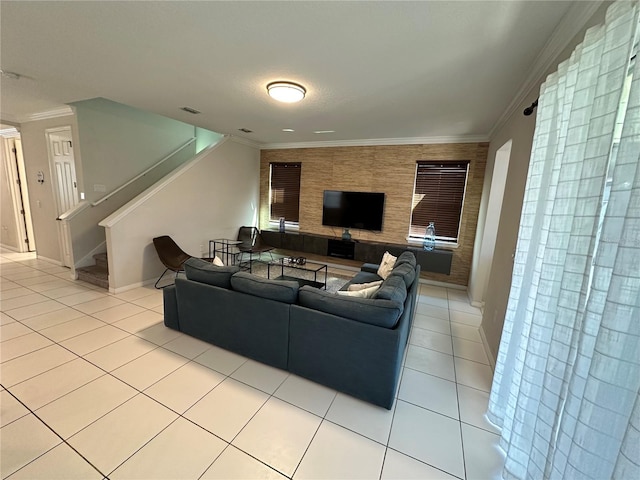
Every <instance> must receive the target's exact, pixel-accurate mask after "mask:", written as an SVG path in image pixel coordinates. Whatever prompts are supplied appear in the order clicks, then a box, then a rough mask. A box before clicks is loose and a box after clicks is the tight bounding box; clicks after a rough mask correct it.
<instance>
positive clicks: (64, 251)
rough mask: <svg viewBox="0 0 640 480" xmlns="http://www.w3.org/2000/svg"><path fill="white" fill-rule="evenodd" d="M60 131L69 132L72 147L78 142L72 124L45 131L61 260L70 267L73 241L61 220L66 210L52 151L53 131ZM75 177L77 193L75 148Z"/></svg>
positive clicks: (71, 266) (71, 265)
mask: <svg viewBox="0 0 640 480" xmlns="http://www.w3.org/2000/svg"><path fill="white" fill-rule="evenodd" d="M59 132H69V137H71V142H72V144H71V148H73V143H77V142H76V141H75V139H74V138H73V129H72V128H71V125H64V126H62V127H54V128H47V129H46V130H45V131H44V135H45V139H46V144H47V155H48V157H49V178H50V179H51V192H52V194H53V200H54V202H55V205H56V215H57V216H56V221H57V224H58V225H57V230H58V243H59V245H60V258H61V262H62V266H63V267H69V268H73V266H74V265H73V245H72V242H71V236H70V235H69V232H68V231H67V230H66V229H65V228H64V225H62V221H61V220H60V215H62V214H63V213H64V212H61V211H60V210H61V209H62V206H61V204H60V192H59V191H58V178H57V175H56V166H55V160H54V155H53V152H52V151H51V134H53V133H59ZM73 178H74V182H75V184H76V186H75V187H74V191H75V192H76V195H77V191H78V188H77V185H78V178H77V176H76V154H75V150H74V153H73ZM78 201H79V199H78V197H77V196H76V203H77V202H78Z"/></svg>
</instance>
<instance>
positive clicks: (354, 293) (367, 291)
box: [336, 285, 380, 298]
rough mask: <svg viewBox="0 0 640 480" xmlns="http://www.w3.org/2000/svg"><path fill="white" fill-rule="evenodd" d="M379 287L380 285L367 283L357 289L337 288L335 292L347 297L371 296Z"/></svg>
mask: <svg viewBox="0 0 640 480" xmlns="http://www.w3.org/2000/svg"><path fill="white" fill-rule="evenodd" d="M379 288H380V285H369V286H368V287H366V288H360V289H358V290H339V291H337V292H336V293H337V294H338V295H345V296H347V297H359V298H371V297H373V294H374V293H376V292H377V291H378V289H379Z"/></svg>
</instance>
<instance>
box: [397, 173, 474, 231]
mask: <svg viewBox="0 0 640 480" xmlns="http://www.w3.org/2000/svg"><path fill="white" fill-rule="evenodd" d="M468 169H469V162H468V161H464V162H433V161H419V162H418V164H417V170H416V183H415V187H414V191H413V205H412V210H411V228H410V231H409V236H412V237H423V236H424V234H425V229H426V228H427V225H429V222H433V223H434V224H435V227H436V237H437V238H440V239H443V240H450V241H457V240H458V229H459V227H460V216H461V215H462V202H463V200H464V188H465V185H466V182H467V171H468Z"/></svg>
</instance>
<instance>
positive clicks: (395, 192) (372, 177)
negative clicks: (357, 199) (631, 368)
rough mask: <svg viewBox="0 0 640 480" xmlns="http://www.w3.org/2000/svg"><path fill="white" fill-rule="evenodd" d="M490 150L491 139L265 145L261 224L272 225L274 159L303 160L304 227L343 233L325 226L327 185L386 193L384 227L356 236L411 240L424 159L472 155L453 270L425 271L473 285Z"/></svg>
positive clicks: (436, 277)
mask: <svg viewBox="0 0 640 480" xmlns="http://www.w3.org/2000/svg"><path fill="white" fill-rule="evenodd" d="M488 150H489V144H488V143H459V144H425V145H390V146H389V145H385V146H367V147H327V148H300V149H286V150H262V152H261V157H260V158H261V162H260V202H261V203H260V226H261V228H269V164H270V163H271V162H300V163H302V175H301V179H300V231H301V232H309V233H316V234H322V235H329V236H332V235H333V236H339V235H340V233H341V231H339V230H340V229H337V228H331V227H325V226H323V225H322V195H323V192H324V190H348V191H360V192H384V193H385V211H384V220H383V226H382V232H380V233H374V232H368V231H364V230H351V234H352V237H353V238H354V239H357V240H363V241H367V240H369V241H376V242H388V243H397V244H406V237H407V235H408V233H409V222H410V219H411V200H412V195H413V183H414V179H415V170H416V162H417V161H418V160H469V161H470V164H469V176H468V180H467V188H466V192H465V198H464V205H463V207H462V220H461V226H460V234H459V242H458V243H459V246H458V248H456V249H455V250H453V261H452V269H451V274H450V275H443V274H436V273H425V274H423V276H424V277H425V278H429V279H432V280H436V281H441V282H447V283H453V284H457V285H467V282H468V279H469V273H470V270H471V260H472V256H473V243H474V240H475V235H476V225H477V222H478V211H479V209H480V198H481V196H482V186H483V182H484V171H485V167H486V162H487V153H488ZM437 228H438V226H437V225H436V229H437Z"/></svg>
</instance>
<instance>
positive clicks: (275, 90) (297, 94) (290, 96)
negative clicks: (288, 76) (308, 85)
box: [267, 82, 307, 103]
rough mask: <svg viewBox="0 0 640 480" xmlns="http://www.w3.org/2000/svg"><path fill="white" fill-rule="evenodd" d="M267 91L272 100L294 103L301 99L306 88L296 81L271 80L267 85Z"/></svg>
mask: <svg viewBox="0 0 640 480" xmlns="http://www.w3.org/2000/svg"><path fill="white" fill-rule="evenodd" d="M267 92H268V93H269V96H270V97H271V98H273V99H274V100H278V101H279V102H284V103H295V102H299V101H300V100H302V99H303V98H304V96H305V94H306V93H307V90H306V89H305V88H304V87H303V86H302V85H298V84H297V83H292V82H271V83H270V84H269V85H267Z"/></svg>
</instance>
